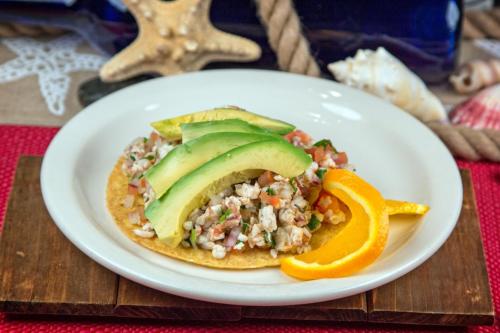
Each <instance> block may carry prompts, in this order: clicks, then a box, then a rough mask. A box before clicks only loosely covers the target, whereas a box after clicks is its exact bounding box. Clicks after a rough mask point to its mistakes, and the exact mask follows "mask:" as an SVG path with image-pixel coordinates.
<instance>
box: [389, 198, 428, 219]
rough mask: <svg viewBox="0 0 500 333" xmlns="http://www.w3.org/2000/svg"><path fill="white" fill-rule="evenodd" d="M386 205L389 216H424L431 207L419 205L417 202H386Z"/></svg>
mask: <svg viewBox="0 0 500 333" xmlns="http://www.w3.org/2000/svg"><path fill="white" fill-rule="evenodd" d="M385 204H386V209H387V214H389V215H398V214H408V215H424V214H425V213H427V212H428V211H429V206H427V205H422V204H418V203H415V202H408V201H398V200H386V201H385Z"/></svg>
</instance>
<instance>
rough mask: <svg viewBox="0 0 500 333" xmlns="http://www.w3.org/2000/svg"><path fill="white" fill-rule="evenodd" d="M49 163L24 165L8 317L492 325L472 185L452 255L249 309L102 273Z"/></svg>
mask: <svg viewBox="0 0 500 333" xmlns="http://www.w3.org/2000/svg"><path fill="white" fill-rule="evenodd" d="M40 164H41V159H40V158H38V157H22V158H21V159H20V161H19V166H18V170H17V173H16V177H15V182H14V188H13V190H12V194H11V198H10V201H9V205H8V209H7V214H6V220H5V224H4V230H3V233H2V242H1V244H0V308H2V309H3V310H4V311H6V312H9V313H23V314H34V313H41V314H81V315H105V316H109V315H112V316H122V317H140V318H163V319H187V320H193V319H194V320H219V321H235V320H239V319H241V318H252V319H265V320H272V319H285V320H325V321H366V320H370V321H372V322H389V323H404V324H418V323H421V324H439V325H474V324H491V323H492V322H493V318H494V317H493V308H492V302H491V296H490V293H489V286H488V280H487V275H486V269H485V262H484V255H483V252H482V244H481V237H480V230H479V226H478V222H477V211H476V206H475V203H474V196H473V193H472V184H471V182H470V177H469V175H468V173H467V172H463V173H462V177H463V182H464V203H463V210H462V214H461V217H460V220H459V222H458V225H457V228H456V229H455V231H454V232H453V234H452V236H451V237H450V239H449V240H448V241H447V243H446V244H445V245H444V246H443V248H442V249H441V250H440V251H439V252H438V253H437V254H436V255H434V256H433V257H432V258H431V259H430V260H428V261H427V262H426V263H425V264H424V265H423V266H421V267H420V268H418V269H416V270H414V271H413V272H410V273H409V274H407V275H405V276H404V277H402V278H400V279H398V280H396V281H394V282H392V283H390V284H388V285H386V286H383V287H381V288H378V289H376V290H374V291H372V292H370V293H368V294H367V295H368V296H367V298H366V299H365V294H361V295H356V296H353V297H349V298H345V299H341V300H336V301H331V302H323V303H317V304H310V305H300V306H286V307H279V306H276V307H243V308H242V307H239V306H231V305H219V304H213V303H206V302H199V301H195V300H189V299H184V298H181V297H177V296H173V295H168V294H164V293H161V292H159V291H155V290H152V289H149V288H146V287H143V286H141V285H138V284H136V283H133V282H131V281H128V280H126V279H124V278H119V277H118V276H117V275H115V274H114V273H112V272H110V271H108V270H106V269H104V268H102V267H101V266H99V265H97V264H96V263H95V262H93V261H92V260H91V259H90V258H88V257H86V256H85V255H84V254H83V253H81V252H80V251H79V250H77V249H76V248H75V247H74V246H73V245H72V244H71V243H70V242H69V241H67V240H66V238H65V237H64V236H63V235H62V234H61V233H60V232H59V231H58V229H57V228H56V226H55V225H54V223H53V222H52V220H51V219H50V217H49V215H48V213H47V211H46V209H45V206H44V204H43V200H42V197H41V193H40V185H39V172H40Z"/></svg>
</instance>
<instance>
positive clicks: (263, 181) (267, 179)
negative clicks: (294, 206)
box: [257, 170, 274, 187]
mask: <svg viewBox="0 0 500 333" xmlns="http://www.w3.org/2000/svg"><path fill="white" fill-rule="evenodd" d="M257 182H258V183H259V185H260V186H261V187H264V186H267V185H269V184H272V183H274V176H273V173H272V172H271V171H269V170H268V171H265V172H264V173H263V174H262V175H260V176H259V178H258V179H257Z"/></svg>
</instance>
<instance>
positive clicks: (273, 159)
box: [145, 139, 312, 247]
mask: <svg viewBox="0 0 500 333" xmlns="http://www.w3.org/2000/svg"><path fill="white" fill-rule="evenodd" d="M311 163H312V160H311V157H310V156H309V155H308V154H306V153H305V152H304V151H303V150H301V149H299V148H296V147H294V146H293V145H291V144H289V143H288V142H286V141H284V140H279V139H270V140H265V141H258V142H252V143H248V144H246V145H243V146H239V147H237V148H234V149H232V150H229V151H227V152H225V153H224V154H222V155H219V156H217V157H215V158H214V159H212V160H210V161H208V162H206V163H205V164H203V165H201V166H200V167H198V168H197V169H195V170H193V171H191V172H190V173H188V174H186V175H185V176H183V177H182V178H181V179H179V180H178V181H177V182H175V183H174V185H172V186H171V187H170V189H169V190H168V191H167V193H165V194H164V195H163V196H162V197H161V198H160V199H157V200H156V201H154V202H152V203H151V204H150V205H149V206H148V207H147V208H146V212H145V214H146V217H147V218H148V220H149V221H150V222H151V224H152V225H153V227H154V229H155V231H156V234H157V235H158V238H159V239H160V240H161V241H163V242H164V243H165V244H166V245H168V246H171V247H176V246H177V245H178V244H179V243H180V242H181V240H182V235H183V229H182V224H183V223H184V222H185V220H186V218H187V217H188V215H189V213H190V212H191V211H192V210H193V209H195V208H197V207H201V206H202V205H203V204H205V203H206V202H207V201H208V199H209V198H210V196H211V195H214V194H216V193H219V192H220V191H222V190H223V189H225V188H227V187H229V186H230V185H232V184H235V183H239V182H242V181H245V180H246V179H249V178H254V177H257V176H258V175H259V174H260V173H262V170H271V171H273V172H276V173H278V174H280V175H282V176H284V177H295V176H298V175H300V174H302V173H303V172H304V171H305V170H306V169H307V168H308V167H309V165H310V164H311Z"/></svg>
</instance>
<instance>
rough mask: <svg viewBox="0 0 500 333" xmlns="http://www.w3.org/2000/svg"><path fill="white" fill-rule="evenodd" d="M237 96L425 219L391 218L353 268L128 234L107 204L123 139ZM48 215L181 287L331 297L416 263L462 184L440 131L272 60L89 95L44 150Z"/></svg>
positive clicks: (242, 298)
mask: <svg viewBox="0 0 500 333" xmlns="http://www.w3.org/2000/svg"><path fill="white" fill-rule="evenodd" d="M222 105H238V106H241V107H243V108H245V109H248V110H251V111H252V112H256V113H261V114H265V115H267V116H270V117H275V118H277V119H282V120H285V121H288V122H291V123H293V124H295V125H296V126H297V127H298V128H301V129H303V130H305V131H306V132H308V133H310V134H312V135H313V136H314V137H315V138H317V139H320V138H330V139H331V140H332V141H333V142H334V144H335V146H337V147H338V148H340V149H342V150H345V151H346V152H347V153H348V155H349V159H350V161H351V162H352V163H354V164H355V165H356V168H357V172H358V174H359V175H361V176H362V177H363V178H365V179H366V180H368V181H369V182H370V183H372V184H373V185H375V186H376V187H377V188H378V189H379V190H380V191H381V192H382V194H383V195H384V196H385V197H387V198H397V199H402V200H403V199H404V200H411V201H416V202H422V203H426V204H428V205H430V206H431V207H432V208H431V210H430V212H429V213H428V214H427V215H426V216H425V218H424V219H423V220H421V221H420V220H417V222H416V223H415V220H410V221H409V220H403V219H400V220H398V219H395V218H392V219H391V227H390V236H389V241H388V245H387V248H386V249H385V251H384V253H383V254H382V256H381V257H380V258H379V259H378V260H377V261H376V262H375V263H374V264H373V265H371V266H370V267H368V268H367V269H365V270H363V271H362V272H359V273H358V274H356V275H353V276H350V277H345V278H338V279H322V280H316V281H308V282H302V281H298V280H294V279H292V278H290V277H288V276H285V275H284V274H283V273H281V271H280V270H279V269H278V268H273V269H257V270H247V271H230V270H215V269H209V268H204V267H199V266H196V265H191V264H187V263H184V262H181V261H177V260H174V259H170V258H168V257H164V256H162V255H160V254H157V253H154V252H152V251H150V250H147V249H145V248H142V247H141V246H140V245H137V244H135V243H134V242H132V241H131V240H129V239H128V238H126V237H125V236H124V235H123V234H122V233H121V232H120V230H119V229H118V227H117V226H116V225H115V224H114V222H113V220H112V218H111V216H110V214H109V213H108V211H107V209H106V206H105V187H106V182H107V178H108V175H109V173H110V171H111V169H112V167H113V165H114V163H115V162H116V160H117V159H118V157H119V156H120V154H121V152H122V151H123V149H124V148H125V146H126V145H127V144H128V143H129V142H130V141H131V140H132V139H134V138H135V137H137V136H145V135H147V134H148V133H149V132H150V131H151V128H150V127H149V125H148V124H149V123H150V122H151V121H154V120H159V119H162V118H167V117H173V116H177V115H181V114H184V113H189V112H194V111H198V110H203V109H209V108H213V107H216V106H222ZM41 182H42V191H43V197H44V200H45V203H46V205H47V208H48V210H49V212H50V215H51V216H52V218H53V219H54V221H55V222H56V223H57V225H58V227H59V228H60V229H61V231H62V232H63V233H64V234H65V235H66V237H68V239H69V240H70V241H72V242H73V243H74V244H75V245H76V246H77V247H78V248H79V249H80V250H82V251H83V252H85V253H86V254H87V255H88V256H89V257H91V258H92V259H94V260H96V261H97V262H99V263H100V264H102V265H103V266H105V267H107V268H109V269H111V270H112V271H114V272H116V273H118V274H120V275H123V276H125V277H126V278H128V279H131V280H133V281H136V282H138V283H141V284H143V285H146V286H149V287H152V288H155V289H158V290H162V291H165V292H169V293H173V294H176V295H180V296H185V297H190V298H196V299H201V300H206V301H213V302H221V303H232V304H242V305H289V304H299V303H311V302H319V301H324V300H331V299H335V298H340V297H344V296H349V295H353V294H356V293H360V292H363V291H366V290H369V289H371V288H374V287H377V286H380V285H382V284H384V283H387V282H389V281H391V280H394V279H396V278H398V277H399V276H401V275H403V274H405V273H407V272H408V271H410V270H412V269H414V268H415V267H417V266H418V265H420V264H421V263H422V262H424V261H425V260H426V259H427V258H429V257H430V256H431V255H432V254H433V253H434V252H435V251H436V250H437V249H438V248H439V247H440V246H441V245H442V244H443V243H444V241H445V240H446V239H447V238H448V236H449V234H450V233H451V231H452V230H453V227H454V226H455V223H456V221H457V218H458V215H459V212H460V207H461V202H462V184H461V181H460V177H459V173H458V169H457V166H456V164H455V162H454V160H453V158H452V157H451V156H450V154H449V153H448V151H447V150H446V148H445V147H444V145H443V144H442V143H441V142H440V141H439V139H438V138H437V137H436V136H435V135H434V134H433V133H432V132H431V131H429V130H428V129H427V128H426V127H425V126H424V125H422V124H420V123H419V122H418V121H416V120H415V119H414V118H412V117H411V116H409V115H407V114H406V113H404V112H402V111H401V110H399V109H397V108H396V107H394V106H392V105H390V104H388V103H386V102H384V101H382V100H381V99H378V98H376V97H372V96H370V95H367V94H365V93H362V92H360V91H357V90H354V89H350V88H348V87H345V86H343V85H339V84H336V83H334V82H332V81H327V80H322V79H315V78H309V77H305V76H299V75H293V74H286V73H280V72H270V71H249V70H214V71H203V72H198V73H194V74H185V75H179V76H173V77H168V78H160V79H155V80H151V81H147V82H144V83H141V84H137V85H134V86H132V87H129V88H126V89H123V90H120V91H118V92H116V93H114V94H112V95H110V96H108V97H105V98H103V99H101V100H100V101H98V102H96V103H94V104H92V105H90V106H89V107H87V108H86V109H85V110H83V111H82V112H80V113H79V114H78V115H77V116H75V117H74V118H73V119H72V120H71V121H70V122H68V123H67V124H66V126H64V127H63V128H62V129H61V131H60V132H59V133H58V134H57V136H56V137H55V139H54V140H53V141H52V143H51V145H50V147H49V149H48V151H47V153H46V155H45V158H44V161H43V167H42V173H41Z"/></svg>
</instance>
